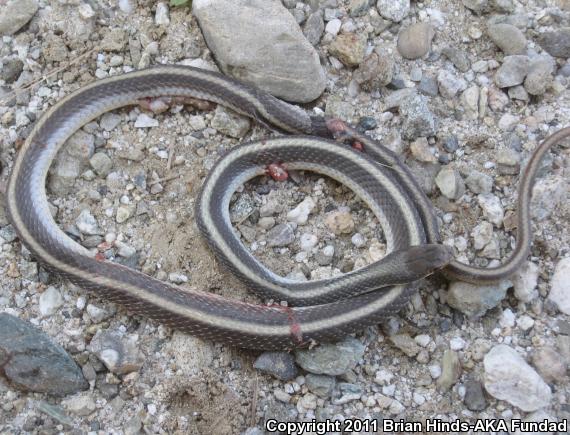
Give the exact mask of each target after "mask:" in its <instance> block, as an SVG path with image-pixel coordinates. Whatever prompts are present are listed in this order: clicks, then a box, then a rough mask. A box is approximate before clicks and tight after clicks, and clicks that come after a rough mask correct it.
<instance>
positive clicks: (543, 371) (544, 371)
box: [532, 346, 567, 383]
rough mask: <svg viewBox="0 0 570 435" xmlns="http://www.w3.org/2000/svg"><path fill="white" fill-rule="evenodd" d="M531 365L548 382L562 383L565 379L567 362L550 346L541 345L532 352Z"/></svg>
mask: <svg viewBox="0 0 570 435" xmlns="http://www.w3.org/2000/svg"><path fill="white" fill-rule="evenodd" d="M532 365H533V366H534V367H535V368H536V370H537V371H538V373H539V374H540V376H541V377H542V379H544V380H545V381H546V382H548V383H562V382H564V381H565V380H566V369H567V362H566V361H565V360H564V358H562V356H561V355H560V354H559V353H558V352H556V350H555V349H554V348H552V347H549V346H546V347H542V348H540V349H538V350H537V351H536V352H534V354H533V355H532Z"/></svg>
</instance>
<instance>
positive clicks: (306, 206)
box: [287, 196, 317, 225]
mask: <svg viewBox="0 0 570 435" xmlns="http://www.w3.org/2000/svg"><path fill="white" fill-rule="evenodd" d="M316 205H317V204H316V203H315V201H314V200H313V198H311V197H310V196H307V197H306V198H305V199H304V200H303V201H301V202H300V203H299V204H298V205H297V207H295V208H294V209H293V210H291V211H290V212H289V213H287V220H288V221H289V222H295V223H296V224H298V225H304V224H306V223H307V221H308V220H309V215H310V214H311V212H312V211H313V210H314V209H315V207H316Z"/></svg>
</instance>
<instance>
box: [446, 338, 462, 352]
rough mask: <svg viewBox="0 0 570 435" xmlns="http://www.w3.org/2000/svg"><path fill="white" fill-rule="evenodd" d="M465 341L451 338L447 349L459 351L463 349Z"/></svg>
mask: <svg viewBox="0 0 570 435" xmlns="http://www.w3.org/2000/svg"><path fill="white" fill-rule="evenodd" d="M465 344H466V343H465V340H463V339H462V338H461V337H453V338H452V339H451V340H449V348H450V349H451V350H455V351H457V350H461V349H464V348H465Z"/></svg>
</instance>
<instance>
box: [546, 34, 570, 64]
mask: <svg viewBox="0 0 570 435" xmlns="http://www.w3.org/2000/svg"><path fill="white" fill-rule="evenodd" d="M538 44H539V45H540V46H541V47H542V48H543V49H544V50H545V51H546V52H547V53H548V54H550V55H551V56H554V57H562V58H568V57H570V27H563V28H559V29H557V30H554V31H550V32H544V33H540V34H539V36H538Z"/></svg>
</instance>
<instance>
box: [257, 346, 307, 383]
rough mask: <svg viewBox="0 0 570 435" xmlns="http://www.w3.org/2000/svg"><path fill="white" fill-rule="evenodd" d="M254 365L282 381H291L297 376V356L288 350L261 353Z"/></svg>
mask: <svg viewBox="0 0 570 435" xmlns="http://www.w3.org/2000/svg"><path fill="white" fill-rule="evenodd" d="M253 367H254V368H255V369H257V370H259V371H261V372H264V373H267V374H269V375H271V376H273V377H274V378H276V379H279V380H281V381H290V380H292V379H295V377H297V373H298V370H297V366H296V365H295V358H294V357H293V355H291V354H290V353H287V352H263V353H262V354H261V355H259V356H258V357H257V358H256V360H255V362H254V363H253Z"/></svg>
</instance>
